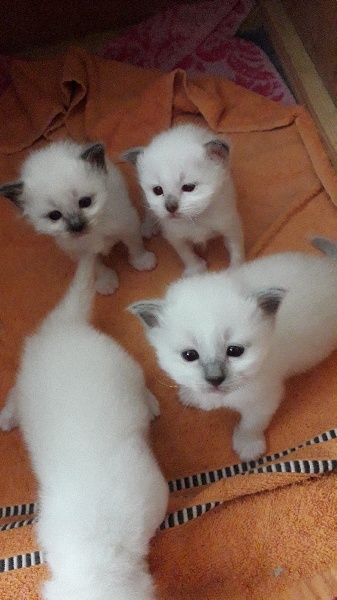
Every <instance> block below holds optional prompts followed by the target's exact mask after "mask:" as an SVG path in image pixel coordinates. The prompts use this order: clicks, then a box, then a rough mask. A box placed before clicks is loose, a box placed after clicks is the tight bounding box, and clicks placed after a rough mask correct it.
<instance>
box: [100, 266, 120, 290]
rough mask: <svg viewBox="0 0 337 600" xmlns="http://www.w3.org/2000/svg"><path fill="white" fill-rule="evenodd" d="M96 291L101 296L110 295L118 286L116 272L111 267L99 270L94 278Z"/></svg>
mask: <svg viewBox="0 0 337 600" xmlns="http://www.w3.org/2000/svg"><path fill="white" fill-rule="evenodd" d="M95 288H96V291H97V292H98V293H99V294H102V295H103V296H110V294H113V293H114V292H115V291H116V290H117V288H118V277H117V273H116V272H115V271H113V269H108V268H107V267H106V268H105V269H104V270H102V269H101V270H100V273H99V275H98V277H97V279H96V285H95Z"/></svg>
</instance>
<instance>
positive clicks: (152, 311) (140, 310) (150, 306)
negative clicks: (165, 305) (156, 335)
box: [127, 300, 161, 329]
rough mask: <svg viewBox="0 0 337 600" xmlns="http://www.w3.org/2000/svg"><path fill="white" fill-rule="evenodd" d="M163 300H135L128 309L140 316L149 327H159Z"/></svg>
mask: <svg viewBox="0 0 337 600" xmlns="http://www.w3.org/2000/svg"><path fill="white" fill-rule="evenodd" d="M160 308H161V301H160V300H159V301H155V300H149V301H146V300H145V301H142V300H140V301H139V302H133V304H130V305H129V306H128V307H127V310H128V311H129V312H131V313H132V314H134V315H135V316H136V317H138V318H139V319H140V320H141V321H142V323H143V325H145V326H146V327H147V328H148V329H152V328H153V327H158V325H159V313H160Z"/></svg>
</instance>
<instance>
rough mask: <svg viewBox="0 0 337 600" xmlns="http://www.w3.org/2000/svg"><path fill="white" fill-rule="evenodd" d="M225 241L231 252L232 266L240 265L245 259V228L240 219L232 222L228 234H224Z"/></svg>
mask: <svg viewBox="0 0 337 600" xmlns="http://www.w3.org/2000/svg"><path fill="white" fill-rule="evenodd" d="M224 243H225V246H226V248H227V250H228V252H229V258H230V266H231V267H238V266H239V265H241V264H242V263H243V261H244V260H245V248H244V238H243V229H242V225H241V222H240V220H237V221H236V222H235V223H234V224H232V226H231V229H230V231H229V233H228V234H227V235H224Z"/></svg>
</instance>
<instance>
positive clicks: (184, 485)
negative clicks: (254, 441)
mask: <svg viewBox="0 0 337 600" xmlns="http://www.w3.org/2000/svg"><path fill="white" fill-rule="evenodd" d="M336 438H337V429H330V430H329V431H325V432H324V433H321V434H320V435H317V436H315V437H313V438H311V439H310V440H308V441H306V442H303V443H302V444H299V445H298V446H295V447H294V448H290V449H289V450H283V451H282V452H277V453H276V454H269V455H267V456H264V457H262V458H259V459H258V460H251V461H249V462H243V463H238V464H235V465H231V466H229V467H224V468H222V469H215V470H214V471H208V472H203V473H198V474H197V475H189V476H187V477H181V478H179V479H175V480H172V481H169V482H168V486H169V490H170V492H177V491H179V490H187V489H191V488H196V487H200V486H202V485H207V484H209V483H216V482H217V481H220V479H227V478H229V477H233V476H235V475H243V474H244V473H247V474H249V473H252V472H253V473H268V472H270V470H267V471H263V470H262V471H259V470H258V469H259V467H260V465H265V464H267V463H270V462H273V461H274V460H278V459H280V458H283V457H284V456H288V455H289V454H292V453H293V452H296V451H297V450H300V449H301V448H306V447H307V446H313V445H315V444H321V443H322V442H328V441H330V440H334V439H336ZM295 462H297V461H295ZM287 472H301V471H287ZM303 472H305V471H303ZM320 472H321V471H320Z"/></svg>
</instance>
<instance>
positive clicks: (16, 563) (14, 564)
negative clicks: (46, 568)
mask: <svg viewBox="0 0 337 600" xmlns="http://www.w3.org/2000/svg"><path fill="white" fill-rule="evenodd" d="M44 562H45V559H44V556H43V553H42V552H38V551H36V552H29V553H28V554H18V555H17V556H11V557H9V558H2V559H0V573H8V572H9V571H14V570H16V569H23V568H25V567H36V566H37V565H42V564H43V563H44Z"/></svg>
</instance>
